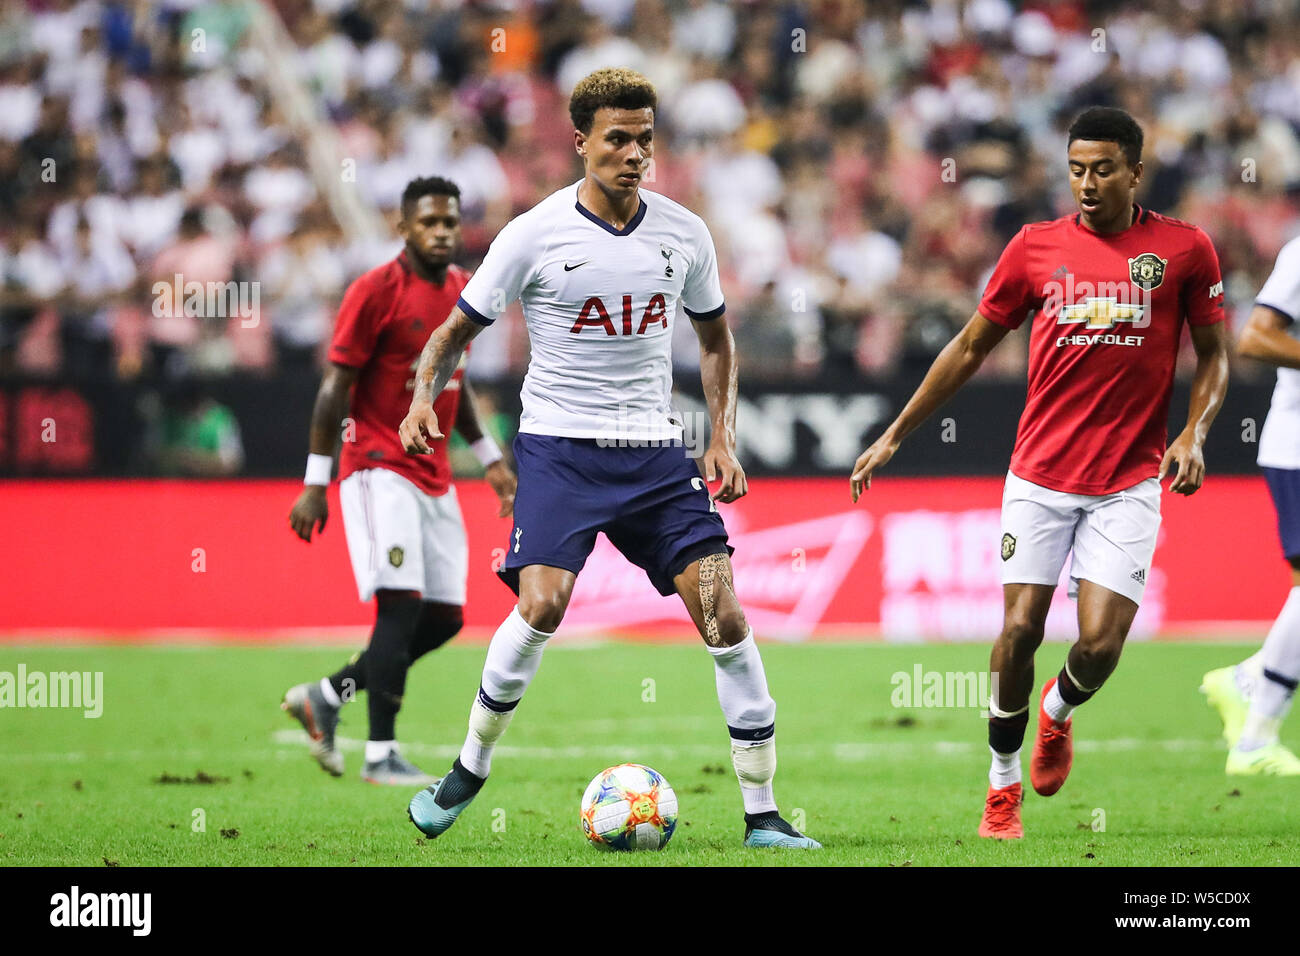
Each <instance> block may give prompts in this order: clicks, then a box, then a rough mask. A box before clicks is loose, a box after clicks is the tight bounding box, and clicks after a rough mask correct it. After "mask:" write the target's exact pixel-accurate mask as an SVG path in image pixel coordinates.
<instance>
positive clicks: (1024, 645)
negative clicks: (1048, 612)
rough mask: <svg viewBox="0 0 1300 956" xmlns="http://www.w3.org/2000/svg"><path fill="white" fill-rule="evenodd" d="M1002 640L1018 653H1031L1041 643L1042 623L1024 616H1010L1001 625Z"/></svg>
mask: <svg viewBox="0 0 1300 956" xmlns="http://www.w3.org/2000/svg"><path fill="white" fill-rule="evenodd" d="M1002 639H1003V640H1004V641H1007V642H1009V643H1010V644H1011V645H1012V646H1013V647H1014V648H1015V649H1016V651H1018V652H1033V651H1035V650H1037V649H1038V645H1039V644H1041V643H1043V622H1042V621H1037V620H1034V619H1033V618H1031V617H1030V616H1028V615H1024V614H1010V615H1008V616H1007V619H1006V622H1005V623H1004V624H1003V625H1002Z"/></svg>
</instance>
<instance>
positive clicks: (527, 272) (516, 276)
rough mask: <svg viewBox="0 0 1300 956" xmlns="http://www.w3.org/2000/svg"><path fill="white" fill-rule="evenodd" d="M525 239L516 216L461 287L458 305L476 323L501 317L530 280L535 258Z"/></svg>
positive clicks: (499, 234)
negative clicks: (463, 286) (462, 287)
mask: <svg viewBox="0 0 1300 956" xmlns="http://www.w3.org/2000/svg"><path fill="white" fill-rule="evenodd" d="M527 240H528V231H527V228H526V226H525V225H521V224H520V222H519V220H518V219H515V220H512V221H511V222H508V223H506V225H505V228H503V229H502V230H501V231H500V232H499V233H497V237H496V238H495V239H493V240H492V245H491V246H489V247H488V251H487V255H486V256H484V258H483V262H482V263H481V264H480V265H479V267H478V268H477V269H475V270H474V275H473V276H472V277H471V278H470V280H469V282H467V283H466V284H465V288H464V289H462V290H461V293H460V301H459V302H457V305H459V306H460V309H461V311H462V312H464V313H465V314H466V315H468V316H469V317H470V318H471V319H473V320H474V321H475V322H477V323H479V325H491V324H492V323H493V322H495V321H496V320H497V319H498V318H500V316H501V313H502V312H504V311H505V310H506V307H507V306H509V305H510V303H511V302H513V301H515V299H517V298H519V294H520V293H521V292H523V291H524V289H525V288H527V286H528V283H529V282H531V281H532V276H533V269H534V267H535V265H536V261H535V257H534V256H533V255H532V253H531V250H530V248H529V243H528V241H527Z"/></svg>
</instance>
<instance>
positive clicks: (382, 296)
mask: <svg viewBox="0 0 1300 956" xmlns="http://www.w3.org/2000/svg"><path fill="white" fill-rule="evenodd" d="M468 281H469V273H468V272H466V271H465V270H464V269H461V268H460V267H459V266H449V267H448V268H447V277H446V279H444V280H443V283H442V285H435V284H434V283H432V282H429V281H427V280H425V279H421V278H420V277H419V276H417V275H416V274H415V273H414V272H413V271H411V267H410V265H409V264H408V263H407V259H406V253H405V252H403V253H402V254H401V255H399V256H398V257H397V258H396V259H394V260H393V261H392V262H389V263H387V264H385V265H382V266H379V267H378V268H377V269H371V270H370V271H369V272H367V273H365V275H362V276H360V277H359V278H358V279H357V280H356V281H355V282H353V283H352V284H351V285H350V286H348V290H347V292H345V293H344V295H343V304H342V305H341V306H340V307H339V315H338V321H337V322H336V323H335V325H334V338H333V340H332V341H331V343H330V351H329V359H330V361H331V362H337V363H338V364H340V365H349V366H351V367H353V368H356V369H360V373H359V374H358V376H357V384H356V389H355V391H354V392H353V393H352V407H351V411H350V413H349V414H350V415H351V417H352V419H353V421H354V422H355V423H356V431H355V435H354V436H349V435H346V434H345V435H344V439H345V440H344V442H343V453H342V455H341V456H340V458H339V478H340V479H343V478H346V477H347V476H348V475H350V474H352V473H353V472H354V471H362V470H364V469H366V468H387V469H389V470H390V471H395V472H397V473H398V474H399V475H401V476H403V477H404V478H408V479H410V480H411V481H412V482H414V483H415V486H416V487H417V488H420V489H421V490H422V491H425V492H427V493H429V494H431V495H442V494H446V493H447V489H448V488H449V487H450V486H451V465H450V464H449V462H448V460H447V441H446V439H443V440H442V441H439V442H433V443H431V447H432V449H433V451H432V453H431V454H428V455H408V454H406V451H405V449H403V448H402V442H401V439H400V438H398V436H397V429H398V426H400V425H401V424H402V419H403V418H405V417H406V413H407V411H408V410H409V409H410V407H411V393H412V391H413V390H414V388H415V367H416V365H417V364H419V361H420V353H421V351H423V349H424V345H425V343H426V342H428V341H429V334H430V333H431V332H433V330H434V329H436V328H437V327H438V326H440V325H442V323H443V322H444V321H446V319H447V316H448V315H450V314H451V310H452V309H453V308H455V307H456V299H457V298H458V297H459V296H460V290H461V289H463V288H465V283H466V282H468ZM466 354H468V350H466ZM464 373H465V361H464V358H462V359H461V365H460V367H459V368H457V369H456V373H455V374H454V375H453V376H452V377H451V381H450V382H448V383H447V387H446V388H445V389H444V390H443V392H442V394H441V395H439V396H438V400H437V401H436V402H434V405H433V408H434V411H435V412H437V414H438V428H439V430H440V431H441V432H442V433H443V434H444V435H450V434H451V429H452V427H453V426H454V425H455V423H456V409H457V407H458V406H459V405H460V387H461V379H462V378H463V377H464ZM349 438H352V439H354V440H348V439H349Z"/></svg>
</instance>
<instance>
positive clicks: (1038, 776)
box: [1029, 677, 1074, 797]
mask: <svg viewBox="0 0 1300 956" xmlns="http://www.w3.org/2000/svg"><path fill="white" fill-rule="evenodd" d="M1055 685H1056V678H1055V677H1053V678H1052V679H1051V680H1049V681H1048V682H1047V683H1046V684H1045V685H1044V686H1043V694H1042V697H1040V698H1039V699H1038V733H1037V734H1036V735H1035V736H1034V754H1033V756H1032V757H1031V758H1030V760H1029V782H1030V783H1032V784H1033V785H1034V790H1035V791H1036V792H1037V793H1039V794H1041V795H1042V796H1044V797H1050V796H1051V795H1052V794H1054V793H1056V791H1058V790H1060V789H1061V787H1062V786H1064V784H1065V778H1066V777H1068V776H1069V775H1070V765H1071V764H1073V763H1074V740H1073V721H1072V720H1067V721H1066V722H1065V723H1063V724H1058V723H1057V722H1056V721H1054V720H1052V718H1051V717H1048V716H1047V711H1045V710H1043V700H1044V699H1045V698H1046V697H1047V693H1048V691H1050V690H1051V689H1052V688H1053V687H1054V686H1055Z"/></svg>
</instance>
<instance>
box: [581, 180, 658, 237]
mask: <svg viewBox="0 0 1300 956" xmlns="http://www.w3.org/2000/svg"><path fill="white" fill-rule="evenodd" d="M578 185H579V187H581V186H582V183H579V184H578ZM636 201H637V203H639V205H638V206H637V210H636V214H635V215H634V216H633V217H632V218H631V219H629V220H628V221H627V225H626V226H624V227H623V228H622V229H615V228H614V227H613V226H611V225H610V224H609V223H607V222H606V221H605V220H604V219H601V218H600V217H599V216H597V215H596V214H595V213H594V212H592V211H591V210H590V209H588V208H587V207H586V206H584V205H583V204H582V200H580V199H578V198H576V191H575V198H574V200H573V208H574V209H576V210H578V212H580V213H582V214H583V215H584V216H586V217H587V218H588V219H590V220H591V221H592V222H594V223H595V224H596V225H598V226H600V228H602V229H604V230H605V231H606V232H607V233H609V234H610V235H611V236H627V235H631V233H632V231H633V230H634V229H636V227H637V226H639V225H641V220H642V219H644V218H645V210H646V205H645V200H644V199H642V198H641V193H640V192H638V193H637V194H636Z"/></svg>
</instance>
